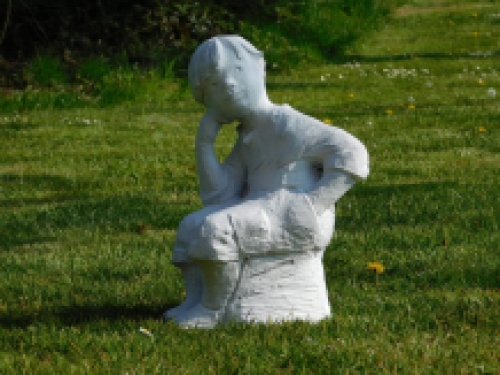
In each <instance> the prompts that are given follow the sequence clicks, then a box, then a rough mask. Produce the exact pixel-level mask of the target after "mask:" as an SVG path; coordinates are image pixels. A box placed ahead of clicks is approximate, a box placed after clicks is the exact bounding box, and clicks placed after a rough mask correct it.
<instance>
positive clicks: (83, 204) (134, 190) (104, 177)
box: [0, 0, 500, 374]
mask: <svg viewBox="0 0 500 375" xmlns="http://www.w3.org/2000/svg"><path fill="white" fill-rule="evenodd" d="M450 4H451V5H453V6H451V7H450ZM410 5H411V6H410ZM410 5H409V6H407V7H406V8H404V9H405V12H402V13H401V15H398V16H395V17H394V18H393V19H392V20H391V21H390V22H389V23H388V24H387V27H386V28H385V29H383V30H381V31H380V32H378V33H376V34H374V35H373V36H372V37H370V38H367V39H364V40H362V41H359V42H358V43H357V44H355V45H353V46H352V47H351V49H350V50H349V51H346V61H345V62H340V63H337V64H330V65H321V66H310V67H309V68H307V69H301V70H300V71H292V72H291V73H290V74H289V75H271V76H269V77H268V82H269V91H270V96H271V98H272V99H273V100H274V101H275V102H286V103H289V104H291V105H292V106H294V107H296V108H298V109H300V110H302V111H303V112H305V113H308V114H310V115H313V116H315V117H317V118H320V119H330V120H331V121H332V122H333V123H334V124H335V125H338V126H340V127H342V128H345V129H346V130H348V131H350V132H352V133H353V134H355V135H356V136H358V137H359V138H360V139H361V140H362V141H363V142H364V143H365V144H366V146H367V147H368V150H369V152H370V158H371V175H370V177H369V178H368V180H367V181H366V182H363V183H360V184H358V185H357V186H356V187H355V188H354V189H353V190H352V191H350V192H349V193H348V194H347V195H346V196H345V197H344V198H342V200H341V201H340V202H339V204H338V205H337V230H336V236H335V238H334V240H333V241H332V243H331V245H330V246H329V248H328V251H327V253H326V255H325V270H326V277H327V282H328V286H329V291H330V299H331V304H332V311H333V316H332V318H331V319H329V320H326V321H323V322H321V323H319V324H307V323H298V322H296V323H286V324H282V325H271V326H263V325H256V326H252V325H245V324H235V325H230V326H223V327H219V328H217V329H215V330H213V331H198V330H187V331H185V330H180V329H178V328H177V327H175V326H174V325H173V324H171V323H163V322H162V321H161V319H160V317H161V314H162V313H163V311H164V310H165V309H167V308H168V307H170V306H174V305H176V304H178V303H180V302H181V301H182V298H183V287H182V283H181V279H180V275H179V274H178V272H177V271H176V269H174V267H172V266H171V264H170V257H171V249H172V243H173V240H174V237H175V232H176V229H177V226H178V223H179V221H180V220H181V219H182V217H183V216H185V215H186V214H187V213H189V212H192V211H194V210H196V209H198V208H200V207H201V202H200V200H199V198H198V196H197V187H198V185H197V184H198V182H197V179H196V171H195V161H194V154H193V152H194V149H193V147H194V146H193V143H194V142H193V141H194V139H193V137H194V134H195V131H196V127H197V124H198V122H199V119H200V118H201V116H202V113H203V112H202V108H201V107H199V106H198V105H196V104H195V103H194V101H193V100H192V99H191V98H190V96H189V94H188V92H187V91H186V90H185V89H184V88H183V86H182V84H179V83H178V82H175V81H173V80H172V79H160V78H158V77H153V78H151V79H144V78H143V79H138V80H137V81H134V82H142V83H143V84H144V83H146V84H145V85H144V86H137V87H140V88H141V90H143V91H141V92H139V93H136V95H134V96H133V97H131V98H128V99H127V98H125V99H124V98H120V99H119V100H118V99H117V100H116V101H115V102H113V96H112V93H110V94H109V95H110V102H109V104H107V105H100V104H99V103H95V102H90V103H86V102H83V101H80V102H78V103H77V104H75V106H64V105H61V106H60V107H58V106H54V105H40V106H38V108H37V105H36V104H37V103H40V101H42V99H43V98H44V97H46V96H49V97H50V95H58V94H60V93H59V92H57V91H52V92H51V93H48V92H47V91H44V90H42V91H40V92H37V93H31V94H32V95H34V96H33V98H34V99H33V103H34V105H32V106H22V105H18V104H15V105H14V104H12V103H13V101H12V100H13V99H12V98H14V97H16V95H25V94H26V93H19V94H15V93H14V94H9V95H10V96H9V98H10V99H9V98H7V97H4V100H3V101H2V103H1V104H0V108H1V109H2V113H1V115H0V150H1V152H0V264H1V267H0V373H1V374H20V373H26V374H60V373H66V374H69V373H71V374H125V373H128V374H155V373H157V374H168V373H172V374H178V373H179V374H184V373H185V374H199V373H207V374H211V373H213V374H226V373H252V374H266V373H269V374H274V373H284V374H289V373H290V374H292V373H304V374H305V373H325V374H329V373H339V374H357V373H373V374H381V373H390V374H396V373H397V374H459V373H465V374H477V373H486V374H496V373H498V371H499V369H500V349H499V348H500V246H499V244H500V231H499V225H500V197H499V194H498V186H499V183H500V177H499V175H500V125H499V123H500V110H499V108H500V102H499V101H500V60H499V59H498V56H496V55H494V54H486V56H484V54H481V56H477V55H469V53H470V52H477V51H478V50H481V51H482V52H488V51H491V52H495V51H498V50H499V46H498V40H499V38H498V37H499V36H500V23H499V22H498V19H497V18H495V17H493V16H491V15H492V14H500V3H499V2H498V1H497V2H492V1H483V2H472V1H462V2H450V1H447V2H444V1H441V2H431V1H417V0H414V1H413V2H412V4H410ZM479 5H481V6H479ZM408 10H410V11H408ZM495 19H496V20H497V21H494V20H495ZM449 20H453V24H450V23H449V22H448V21H449ZM474 30H478V31H479V33H478V36H477V37H476V36H474V35H472V37H470V32H471V31H474ZM481 30H483V31H484V33H483V32H482V31H481ZM487 33H490V36H488V35H487ZM452 39H453V40H452ZM106 74H108V73H106ZM132 76H133V77H136V75H132ZM124 79H125V78H124ZM134 79H135V78H134ZM126 87H129V86H126ZM489 89H494V90H496V92H497V95H496V97H492V95H491V94H489V93H488V90H489ZM68 90H69V89H68ZM69 91H70V90H69ZM490 92H491V91H490ZM162 93H163V94H162ZM3 95H6V94H3ZM162 95H163V96H162ZM91 99H92V100H95V98H94V99H93V98H91ZM113 103H118V104H113ZM103 107H104V108H103ZM481 127H482V128H481ZM483 130H484V131H483ZM234 138H235V134H234V130H232V129H230V128H228V129H225V130H224V131H223V134H221V137H220V138H219V139H218V143H217V150H218V152H219V154H220V156H221V157H222V156H224V155H226V154H227V153H228V152H229V150H230V148H231V145H232V141H233V140H234ZM141 225H145V226H147V228H148V229H147V230H146V231H139V226H141ZM371 261H379V262H381V263H383V264H384V266H385V267H386V271H385V273H383V274H381V275H380V276H379V282H378V284H377V285H376V284H375V276H374V275H373V274H372V273H371V272H369V271H368V270H367V269H366V265H367V263H368V262H371ZM140 327H144V328H147V329H148V330H150V331H151V332H152V333H153V337H152V338H151V337H148V336H146V335H144V334H142V333H141V332H140V331H139V329H140Z"/></svg>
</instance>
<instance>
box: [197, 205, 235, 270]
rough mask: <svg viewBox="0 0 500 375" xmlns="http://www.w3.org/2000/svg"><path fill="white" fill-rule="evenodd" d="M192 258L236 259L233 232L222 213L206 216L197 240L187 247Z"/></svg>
mask: <svg viewBox="0 0 500 375" xmlns="http://www.w3.org/2000/svg"><path fill="white" fill-rule="evenodd" d="M189 256H191V257H192V258H193V259H208V260H221V261H233V260H238V249H237V246H236V242H235V233H234V230H233V228H232V226H231V224H230V222H229V221H228V220H227V217H226V216H225V215H224V216H223V215H214V216H208V217H207V218H206V219H205V221H204V222H203V224H202V225H201V228H200V236H199V240H197V241H194V242H193V243H192V244H191V246H190V247H189Z"/></svg>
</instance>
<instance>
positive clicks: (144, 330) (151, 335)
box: [139, 327, 153, 337]
mask: <svg viewBox="0 0 500 375" xmlns="http://www.w3.org/2000/svg"><path fill="white" fill-rule="evenodd" d="M139 331H140V332H141V333H144V334H145V335H146V336H149V337H153V334H152V333H151V332H149V330H147V329H146V328H143V327H140V328H139Z"/></svg>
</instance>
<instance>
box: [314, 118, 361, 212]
mask: <svg viewBox="0 0 500 375" xmlns="http://www.w3.org/2000/svg"><path fill="white" fill-rule="evenodd" d="M313 128H314V127H313ZM309 135H310V139H309V140H308V141H307V142H306V143H307V144H308V147H307V148H306V150H305V153H306V157H307V158H309V159H310V160H312V161H313V162H315V163H316V164H319V165H320V166H321V169H322V176H321V178H320V180H319V181H318V182H317V183H316V185H315V186H314V188H313V189H312V190H311V191H310V192H309V197H310V199H311V202H312V204H313V206H314V207H315V209H316V211H317V213H318V214H319V215H321V213H323V212H324V211H325V210H327V209H329V208H331V207H332V206H333V204H335V202H336V201H337V200H339V199H340V198H341V197H342V196H343V195H344V194H345V193H346V192H347V191H348V190H349V189H350V188H352V186H353V185H354V184H355V183H356V181H358V180H359V179H365V178H366V177H367V176H368V173H369V165H368V151H367V149H366V147H365V146H364V145H363V143H361V142H360V141H359V140H358V139H357V138H356V137H354V136H353V135H351V134H349V133H348V132H346V131H344V130H342V129H339V128H336V127H332V126H328V125H325V124H322V123H321V124H320V125H318V126H317V127H316V130H315V131H312V132H310V133H309Z"/></svg>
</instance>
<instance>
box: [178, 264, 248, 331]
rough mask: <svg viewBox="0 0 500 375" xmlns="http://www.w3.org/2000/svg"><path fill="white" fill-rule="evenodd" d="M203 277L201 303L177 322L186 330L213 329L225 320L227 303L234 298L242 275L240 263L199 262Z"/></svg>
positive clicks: (179, 316)
mask: <svg viewBox="0 0 500 375" xmlns="http://www.w3.org/2000/svg"><path fill="white" fill-rule="evenodd" d="M196 263H197V265H198V266H199V267H200V270H201V274H202V277H203V296H202V299H201V301H200V302H199V303H198V304H197V305H196V306H194V307H193V308H191V309H189V310H188V311H187V312H186V313H185V314H182V315H177V316H176V317H175V320H176V321H177V322H178V323H179V324H180V325H181V326H182V327H185V328H190V327H198V328H213V327H214V326H216V325H217V323H219V322H220V321H222V320H224V314H225V309H226V305H227V302H228V301H229V299H230V298H231V297H232V294H233V292H234V289H235V287H236V284H237V281H238V278H239V275H240V263H239V262H238V261H230V262H219V261H205V260H197V261H196Z"/></svg>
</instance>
